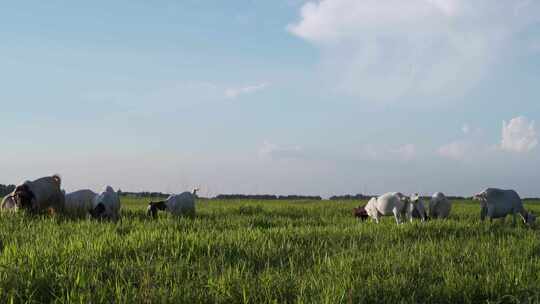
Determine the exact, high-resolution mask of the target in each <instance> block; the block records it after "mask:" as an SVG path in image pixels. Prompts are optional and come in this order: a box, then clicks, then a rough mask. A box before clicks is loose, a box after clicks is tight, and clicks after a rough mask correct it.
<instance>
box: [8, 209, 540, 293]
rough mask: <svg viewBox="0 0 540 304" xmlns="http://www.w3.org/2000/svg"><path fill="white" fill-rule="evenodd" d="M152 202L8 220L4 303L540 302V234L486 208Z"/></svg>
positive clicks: (11, 216) (534, 229)
mask: <svg viewBox="0 0 540 304" xmlns="http://www.w3.org/2000/svg"><path fill="white" fill-rule="evenodd" d="M145 202H146V200H135V199H123V201H122V203H123V211H122V214H123V219H122V221H121V222H118V223H110V222H97V221H92V220H86V219H85V220H74V219H66V218H62V217H54V216H53V217H51V216H40V217H31V216H27V215H22V214H2V216H1V218H0V227H1V229H0V241H1V242H0V249H1V255H0V299H1V300H2V302H35V303H40V302H58V303H68V302H69V303H72V302H79V303H90V302H92V303H99V302H105V303H136V302H143V303H167V302H169V303H381V302H387V303H400V302H403V303H428V302H429V303H487V302H489V303H517V302H525V303H537V302H540V239H539V233H538V231H539V230H538V228H536V227H535V228H533V229H530V228H526V227H524V225H523V224H522V223H521V222H520V223H519V224H518V225H517V226H516V227H512V225H511V220H510V218H507V220H506V223H501V222H494V223H492V224H489V222H486V223H480V221H479V206H478V204H476V203H471V202H459V203H457V204H454V209H453V213H452V215H451V219H449V220H445V221H430V222H428V223H420V222H415V223H413V224H409V223H407V224H403V225H400V226H397V225H396V224H395V222H394V220H393V218H385V219H384V220H383V222H382V223H381V224H379V225H376V224H374V223H371V222H364V223H360V222H358V221H357V220H356V219H355V218H353V217H352V215H351V209H352V207H353V206H356V205H358V204H359V203H358V202H335V201H332V202H329V201H322V202H302V201H299V202H286V201H269V202H257V201H199V202H198V205H197V208H198V210H197V212H198V213H197V216H196V217H195V218H175V217H173V216H170V215H165V214H160V218H159V219H158V220H157V221H151V220H149V219H147V218H146V215H145V213H144V210H145V207H146V204H145ZM527 207H528V208H529V209H531V210H533V211H534V212H535V213H536V214H540V205H535V204H530V203H528V204H527Z"/></svg>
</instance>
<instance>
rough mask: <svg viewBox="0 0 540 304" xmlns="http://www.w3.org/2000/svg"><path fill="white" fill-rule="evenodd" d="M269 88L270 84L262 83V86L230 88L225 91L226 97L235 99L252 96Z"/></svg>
mask: <svg viewBox="0 0 540 304" xmlns="http://www.w3.org/2000/svg"><path fill="white" fill-rule="evenodd" d="M268 86H269V84H268V83H260V84H256V85H250V86H245V87H240V88H228V89H226V90H225V97H227V98H231V99H234V98H237V97H239V96H241V95H246V94H252V93H255V92H258V91H261V90H264V89H266V88H267V87H268Z"/></svg>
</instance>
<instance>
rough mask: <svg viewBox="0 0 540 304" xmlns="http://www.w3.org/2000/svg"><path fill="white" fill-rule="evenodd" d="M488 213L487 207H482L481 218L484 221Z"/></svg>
mask: <svg viewBox="0 0 540 304" xmlns="http://www.w3.org/2000/svg"><path fill="white" fill-rule="evenodd" d="M486 215H487V208H486V207H480V220H481V221H482V222H483V221H484V220H485V219H486Z"/></svg>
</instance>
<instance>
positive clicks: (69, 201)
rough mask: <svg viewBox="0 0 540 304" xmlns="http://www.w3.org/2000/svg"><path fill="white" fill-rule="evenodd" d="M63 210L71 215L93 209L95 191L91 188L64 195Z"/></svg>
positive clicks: (84, 213) (82, 213)
mask: <svg viewBox="0 0 540 304" xmlns="http://www.w3.org/2000/svg"><path fill="white" fill-rule="evenodd" d="M65 197H66V203H65V204H66V205H65V207H64V209H65V212H67V213H68V214H72V215H86V214H88V210H91V209H93V207H94V200H95V199H96V197H97V193H95V192H94V191H92V190H88V189H85V190H79V191H75V192H71V193H68V194H66V195H65Z"/></svg>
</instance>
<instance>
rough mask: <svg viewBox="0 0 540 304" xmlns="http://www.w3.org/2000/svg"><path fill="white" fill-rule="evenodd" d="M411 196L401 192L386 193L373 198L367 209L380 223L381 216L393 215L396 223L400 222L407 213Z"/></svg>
mask: <svg viewBox="0 0 540 304" xmlns="http://www.w3.org/2000/svg"><path fill="white" fill-rule="evenodd" d="M408 204H409V198H408V197H407V196H405V195H403V194H401V193H399V192H389V193H385V194H383V195H381V196H379V197H377V198H375V197H373V198H371V199H370V200H369V201H368V203H367V205H366V206H365V209H366V211H367V213H368V215H369V216H371V218H373V219H374V220H375V222H376V223H379V219H380V218H381V216H391V215H393V216H394V218H395V219H396V223H398V224H400V223H401V222H402V221H403V219H404V218H405V215H406V214H407V211H408V210H407V206H408Z"/></svg>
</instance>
